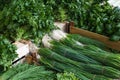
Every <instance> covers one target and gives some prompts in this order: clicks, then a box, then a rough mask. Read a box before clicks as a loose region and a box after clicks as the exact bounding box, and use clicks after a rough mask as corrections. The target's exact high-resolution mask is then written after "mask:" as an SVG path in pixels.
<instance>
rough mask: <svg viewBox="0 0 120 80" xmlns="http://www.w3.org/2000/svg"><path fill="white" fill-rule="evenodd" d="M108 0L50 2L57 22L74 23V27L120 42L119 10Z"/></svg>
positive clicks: (52, 0) (55, 0)
mask: <svg viewBox="0 0 120 80" xmlns="http://www.w3.org/2000/svg"><path fill="white" fill-rule="evenodd" d="M107 1H108V0H69V1H68V0H61V1H57V0H50V1H45V2H46V4H48V5H49V6H51V5H52V7H53V9H54V18H55V20H57V21H74V22H75V24H76V25H75V26H76V27H79V28H82V29H85V30H89V31H92V32H96V33H99V34H102V35H105V36H108V37H110V39H111V40H115V41H118V40H120V34H119V33H120V23H119V22H120V16H119V15H120V9H119V8H118V7H112V6H111V5H110V4H109V3H108V2H107Z"/></svg>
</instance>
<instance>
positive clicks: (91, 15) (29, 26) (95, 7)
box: [0, 0, 120, 43]
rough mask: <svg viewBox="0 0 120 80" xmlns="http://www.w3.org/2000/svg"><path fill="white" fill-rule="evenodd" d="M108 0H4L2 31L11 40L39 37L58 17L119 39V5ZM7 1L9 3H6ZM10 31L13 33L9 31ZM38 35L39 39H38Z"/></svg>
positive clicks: (0, 18) (0, 15)
mask: <svg viewBox="0 0 120 80" xmlns="http://www.w3.org/2000/svg"><path fill="white" fill-rule="evenodd" d="M107 1H108V0H69V1H68V0H61V1H58V0H49V1H48V0H27V1H24V0H18V1H11V0H7V1H3V2H1V3H3V5H4V6H2V5H1V10H0V23H1V24H0V33H1V34H4V35H5V36H7V37H8V38H9V39H10V40H13V41H15V40H19V39H21V38H22V39H31V40H33V41H34V42H38V41H39V42H38V43H40V42H41V41H40V38H42V36H43V35H44V33H47V32H49V31H51V30H52V29H54V28H55V27H54V25H53V22H55V21H74V22H75V24H76V25H75V26H77V27H79V28H82V29H85V30H89V31H93V32H96V33H99V34H102V35H106V36H108V37H110V39H111V40H119V39H120V34H119V33H120V23H119V22H120V16H119V15H120V9H119V8H118V7H112V6H111V5H110V4H109V3H108V2H107ZM7 4H8V5H7ZM8 34H10V36H9V35H8ZM38 38H39V39H38Z"/></svg>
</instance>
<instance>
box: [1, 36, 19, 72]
mask: <svg viewBox="0 0 120 80" xmlns="http://www.w3.org/2000/svg"><path fill="white" fill-rule="evenodd" d="M15 50H16V47H15V46H14V45H13V44H12V43H11V42H10V41H9V40H8V39H6V38H5V37H4V36H3V35H0V72H2V71H3V70H4V71H5V70H6V69H8V68H10V66H11V64H12V61H13V60H14V59H15V58H16V57H17V54H16V52H15Z"/></svg>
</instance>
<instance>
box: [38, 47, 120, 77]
mask: <svg viewBox="0 0 120 80" xmlns="http://www.w3.org/2000/svg"><path fill="white" fill-rule="evenodd" d="M39 53H40V55H42V56H44V57H46V58H50V59H53V60H56V61H59V62H61V63H65V64H66V63H69V64H72V65H75V66H76V67H78V68H79V69H82V70H84V71H87V72H90V73H93V74H98V75H104V76H106V77H111V78H119V77H120V71H119V70H117V69H114V68H112V67H109V66H101V65H94V64H84V63H81V62H77V61H73V60H71V59H69V58H65V57H64V56H61V55H59V54H57V53H55V52H53V51H51V50H49V49H47V48H43V49H40V50H39Z"/></svg>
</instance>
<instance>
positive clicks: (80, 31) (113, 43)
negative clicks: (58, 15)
mask: <svg viewBox="0 0 120 80" xmlns="http://www.w3.org/2000/svg"><path fill="white" fill-rule="evenodd" d="M67 27H68V30H67V32H68V33H71V34H80V35H82V36H85V37H89V38H92V39H95V40H98V41H100V42H102V43H104V44H105V45H106V46H107V47H109V48H112V49H115V50H118V51H120V41H110V40H109V38H108V37H106V36H103V35H100V34H97V33H94V32H90V31H87V30H83V29H80V28H77V27H74V23H73V22H70V23H69V26H67Z"/></svg>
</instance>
